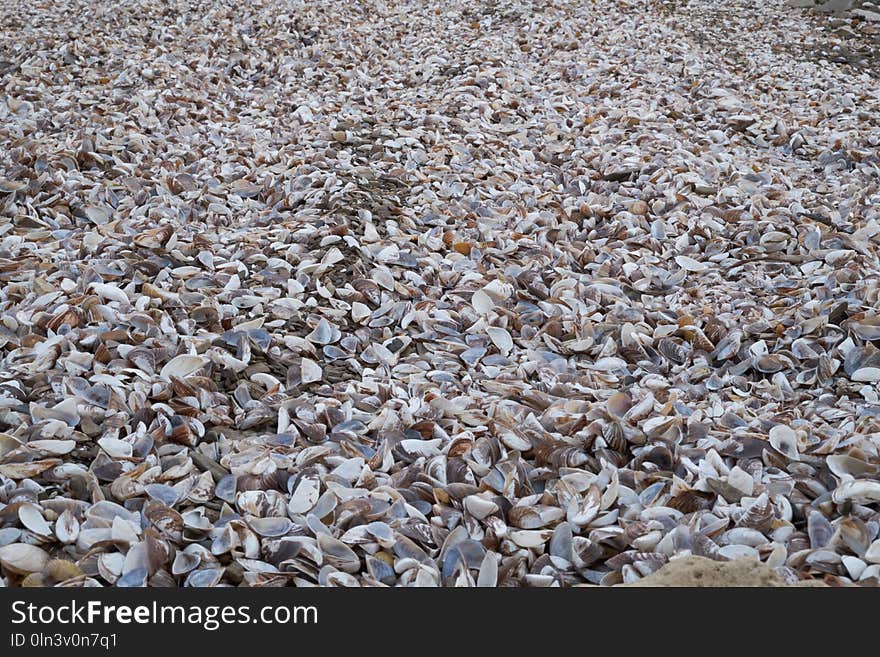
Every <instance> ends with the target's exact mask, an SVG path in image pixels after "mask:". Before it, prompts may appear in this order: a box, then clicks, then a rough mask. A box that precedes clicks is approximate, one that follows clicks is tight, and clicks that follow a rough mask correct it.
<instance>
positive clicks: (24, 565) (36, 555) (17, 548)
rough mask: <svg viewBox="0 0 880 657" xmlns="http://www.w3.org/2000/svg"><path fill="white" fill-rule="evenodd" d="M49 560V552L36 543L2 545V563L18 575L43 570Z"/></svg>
mask: <svg viewBox="0 0 880 657" xmlns="http://www.w3.org/2000/svg"><path fill="white" fill-rule="evenodd" d="M49 560H50V557H49V553H48V552H46V551H45V550H43V549H42V548H39V547H37V546H36V545H29V544H27V543H12V544H10V545H3V546H2V547H0V565H2V566H3V567H4V568H5V569H6V570H8V571H9V572H11V573H15V574H17V575H28V574H30V573H38V572H42V571H43V570H45V568H46V566H47V565H48V563H49Z"/></svg>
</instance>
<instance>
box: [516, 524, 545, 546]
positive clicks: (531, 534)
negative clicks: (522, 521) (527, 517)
mask: <svg viewBox="0 0 880 657" xmlns="http://www.w3.org/2000/svg"><path fill="white" fill-rule="evenodd" d="M509 535H510V540H512V541H513V542H514V543H516V544H517V545H518V546H519V547H522V548H538V547H541V546H542V545H544V543H546V542H547V541H548V540H550V537H551V536H552V535H553V532H551V531H549V530H546V529H545V530H531V529H514V530H512V531H511V532H510V534H509Z"/></svg>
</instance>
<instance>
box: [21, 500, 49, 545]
mask: <svg viewBox="0 0 880 657" xmlns="http://www.w3.org/2000/svg"><path fill="white" fill-rule="evenodd" d="M18 519H19V521H20V522H21V524H22V526H23V527H25V528H26V529H29V530H30V531H32V532H33V533H34V534H36V535H37V536H40V537H45V538H49V537H50V536H52V533H53V532H52V528H51V527H49V523H47V522H46V519H45V518H44V517H43V514H42V512H41V511H40V508H39V507H38V506H37V505H36V504H22V505H21V506H20V507H18Z"/></svg>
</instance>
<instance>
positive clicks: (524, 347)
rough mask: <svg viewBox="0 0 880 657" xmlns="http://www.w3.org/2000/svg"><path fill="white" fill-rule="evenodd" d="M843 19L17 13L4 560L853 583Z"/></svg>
mask: <svg viewBox="0 0 880 657" xmlns="http://www.w3.org/2000/svg"><path fill="white" fill-rule="evenodd" d="M722 10H723V11H722ZM868 18H869V17H865V16H861V15H857V14H851V15H847V16H845V17H844V18H839V17H835V18H833V19H832V18H831V17H828V16H825V15H821V14H818V13H815V12H812V11H809V10H805V9H798V8H793V7H789V6H785V5H784V4H783V3H782V0H769V1H767V2H764V1H757V0H756V1H753V2H748V1H746V0H730V1H729V2H724V3H712V2H696V1H692V2H689V3H686V2H666V3H664V2H660V1H659V0H658V1H656V2H655V1H653V0H651V1H647V2H644V1H632V2H627V1H623V0H618V1H614V2H604V1H602V2H590V1H587V0H556V1H551V2H543V1H541V2H537V1H536V2H529V1H525V0H503V1H501V2H489V1H486V0H476V1H475V0H467V1H464V0H451V1H449V2H440V1H437V0H434V1H430V2H428V1H424V0H422V1H416V0H403V1H400V2H381V1H378V0H364V1H359V2H335V1H329V0H327V1H323V0H322V1H318V2H312V1H309V2H293V1H289V0H276V1H270V0H257V1H256V2H240V1H238V0H208V1H201V0H199V1H196V0H192V1H190V2H185V1H180V0H170V1H168V2H154V1H153V0H122V1H121V2H120V1H117V0H113V1H112V2H111V1H110V0H57V1H52V2H47V1H36V2H35V1H34V0H8V1H6V2H3V3H2V4H0V431H2V435H0V569H2V581H3V583H5V585H7V586H18V585H25V586H50V585H65V586H108V585H116V586H144V585H149V586H214V585H223V586H229V585H232V586H238V585H243V586H280V585H297V586H309V585H322V586H359V585H360V586H383V585H388V586H473V585H480V586H496V585H497V586H557V585H561V586H569V585H575V584H585V583H587V584H602V585H613V584H618V583H623V582H626V583H631V582H636V581H638V580H639V579H641V578H642V577H645V576H647V575H649V574H651V573H652V572H654V571H656V570H658V569H660V567H661V566H662V565H663V564H664V563H666V562H668V561H669V560H672V559H675V558H676V557H683V556H687V555H695V556H703V557H708V558H710V559H714V560H718V561H726V560H734V559H740V558H742V559H752V560H760V561H762V562H764V563H765V564H766V565H767V566H769V567H770V568H772V569H774V571H775V576H776V577H778V578H780V580H781V581H790V582H791V581H797V580H807V579H816V580H824V581H825V582H827V583H829V584H833V585H836V584H850V583H855V584H859V585H869V586H870V585H876V584H877V583H878V581H880V539H878V532H880V513H878V510H880V474H878V472H880V452H878V449H880V431H878V427H880V421H878V415H880V396H878V381H880V352H878V341H880V315H878V313H877V306H878V296H880V295H878V289H880V282H878V280H880V279H878V274H880V262H878V257H877V256H878V239H880V208H878V203H880V159H878V146H880V87H878V78H877V71H876V69H873V68H872V67H871V66H870V65H867V64H865V62H862V61H859V62H854V61H850V60H849V59H847V58H846V57H836V58H835V57H830V56H825V55H823V54H822V53H827V52H834V51H835V46H840V44H841V43H842V42H843V41H842V40H845V41H846V42H847V43H848V44H850V45H849V46H847V47H850V48H852V47H855V46H853V45H852V44H853V43H856V44H857V45H858V47H859V48H862V49H863V50H864V48H868V47H870V46H871V44H873V45H874V47H876V40H877V29H876V26H877V24H876V23H874V22H872V21H871V20H869V19H868ZM841 26H842V27H845V28H846V30H848V34H849V35H850V36H846V37H842V36H840V29H841ZM832 27H833V29H832ZM868 63H870V62H868Z"/></svg>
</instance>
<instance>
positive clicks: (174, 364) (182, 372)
mask: <svg viewBox="0 0 880 657" xmlns="http://www.w3.org/2000/svg"><path fill="white" fill-rule="evenodd" d="M209 362H211V360H210V359H209V358H205V357H204V356H192V355H190V354H181V355H179V356H175V357H174V358H172V359H171V360H169V361H168V362H167V363H166V364H165V366H164V367H163V368H162V370H161V371H160V372H159V377H160V378H162V379H164V380H166V381H170V380H171V378H172V377H173V378H177V379H185V378H186V377H188V376H190V375H192V374H195V373H196V372H198V371H199V370H200V369H202V368H203V367H204V366H205V365H207V364H208V363H209Z"/></svg>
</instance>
